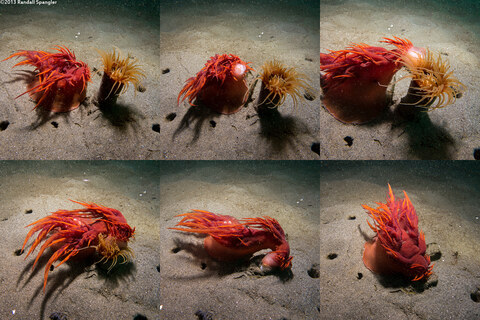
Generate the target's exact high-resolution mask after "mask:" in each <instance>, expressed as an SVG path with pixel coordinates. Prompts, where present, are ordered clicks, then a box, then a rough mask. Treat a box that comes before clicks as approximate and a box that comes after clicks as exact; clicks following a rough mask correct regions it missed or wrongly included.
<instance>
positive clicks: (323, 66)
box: [320, 37, 425, 124]
mask: <svg viewBox="0 0 480 320" xmlns="http://www.w3.org/2000/svg"><path fill="white" fill-rule="evenodd" d="M382 42H385V43H388V44H392V45H394V46H396V47H397V48H396V49H393V50H388V49H385V48H382V47H373V46H369V45H366V44H354V45H352V46H351V47H348V48H346V49H344V50H339V51H330V53H328V54H325V53H320V70H321V71H323V72H324V74H323V75H322V76H321V78H320V84H321V87H322V90H323V103H324V105H325V108H326V109H327V110H328V112H329V113H330V114H331V115H332V116H333V117H335V118H336V119H337V120H339V121H341V122H344V123H353V124H361V123H365V122H369V121H371V120H373V119H375V118H377V117H378V116H379V115H380V114H381V113H382V112H383V110H384V109H385V108H386V106H387V96H386V91H387V87H388V84H389V83H390V81H391V80H392V78H393V76H394V74H395V73H396V72H397V71H398V70H399V69H400V68H401V67H402V57H403V56H407V57H408V58H409V59H410V60H412V59H419V58H421V56H422V55H423V54H425V50H424V49H422V48H417V47H414V46H413V44H412V43H411V42H410V41H409V40H407V39H400V38H397V37H394V39H389V38H384V41H382Z"/></svg>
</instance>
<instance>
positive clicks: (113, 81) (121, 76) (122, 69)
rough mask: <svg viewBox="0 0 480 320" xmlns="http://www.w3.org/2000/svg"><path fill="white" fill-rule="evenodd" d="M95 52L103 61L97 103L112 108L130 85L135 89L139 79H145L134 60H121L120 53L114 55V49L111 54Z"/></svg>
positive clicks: (127, 58) (128, 58)
mask: <svg viewBox="0 0 480 320" xmlns="http://www.w3.org/2000/svg"><path fill="white" fill-rule="evenodd" d="M97 51H98V53H99V54H100V55H101V56H102V60H103V77H102V82H101V83H100V89H99V91H98V95H97V102H98V105H99V106H100V107H109V106H113V105H114V104H115V103H116V102H117V98H118V96H119V95H120V94H122V93H124V92H125V91H126V90H127V89H128V87H129V84H130V83H132V84H133V85H134V86H135V89H137V88H138V86H139V84H140V78H142V77H145V74H144V73H143V70H142V69H141V68H140V66H139V65H138V64H137V61H136V60H135V59H131V58H130V57H129V56H128V57H126V58H124V59H121V58H120V53H116V52H115V49H113V50H112V52H111V53H107V52H105V51H101V50H97Z"/></svg>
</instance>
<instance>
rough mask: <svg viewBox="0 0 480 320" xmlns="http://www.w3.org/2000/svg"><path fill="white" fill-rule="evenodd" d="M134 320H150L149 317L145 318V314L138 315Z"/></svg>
mask: <svg viewBox="0 0 480 320" xmlns="http://www.w3.org/2000/svg"><path fill="white" fill-rule="evenodd" d="M133 320H148V318H147V317H145V316H144V315H143V314H140V313H137V314H136V315H135V316H134V317H133Z"/></svg>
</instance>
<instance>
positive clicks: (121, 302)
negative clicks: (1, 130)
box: [0, 161, 160, 319]
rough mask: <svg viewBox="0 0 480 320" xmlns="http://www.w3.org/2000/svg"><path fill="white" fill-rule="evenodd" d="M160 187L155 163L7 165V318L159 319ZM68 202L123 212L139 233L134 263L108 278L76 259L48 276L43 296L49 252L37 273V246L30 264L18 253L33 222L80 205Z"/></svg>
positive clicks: (3, 271) (3, 301) (1, 200)
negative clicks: (138, 317) (92, 204)
mask: <svg viewBox="0 0 480 320" xmlns="http://www.w3.org/2000/svg"><path fill="white" fill-rule="evenodd" d="M158 188H159V170H158V163H152V162H115V161H114V162H110V161H109V162H78V161H69V162H50V161H39V162H29V161H26V162H0V234H1V236H0V239H1V241H0V246H1V247H0V249H1V250H0V254H1V259H0V282H1V288H2V290H1V292H0V318H2V319H50V315H51V314H52V313H54V312H57V313H59V314H62V313H63V314H65V316H66V319H134V317H135V316H136V315H143V316H145V317H147V318H148V319H159V316H158V314H159V311H158V310H159V301H160V287H159V280H160V273H159V269H158V268H159V250H158V243H159V241H160V239H159V225H158V212H159V206H158V204H159V197H158V193H159V191H158ZM68 199H74V200H78V201H84V202H95V203H97V204H101V205H104V206H107V207H111V208H115V209H117V210H119V211H121V212H122V213H123V215H124V216H125V218H126V219H127V222H128V223H129V225H130V226H131V227H135V228H136V229H135V239H134V240H133V241H129V243H128V245H129V247H130V248H131V249H132V250H133V251H134V254H135V258H134V260H133V261H132V262H131V263H128V264H124V265H119V266H117V267H115V268H114V269H113V270H112V271H110V273H109V274H107V273H106V272H105V271H102V270H101V269H99V268H97V267H95V265H93V264H92V262H95V261H90V263H89V262H88V260H83V259H76V258H72V259H71V260H70V261H71V262H70V263H69V262H67V263H65V264H63V265H61V266H60V267H58V269H55V270H53V271H52V272H50V273H49V277H48V282H47V287H46V292H45V293H43V292H42V287H43V274H44V267H45V264H46V262H47V258H48V257H49V256H50V253H49V252H48V250H47V251H46V252H45V253H44V255H43V256H42V257H44V258H41V259H40V260H39V265H38V266H37V267H36V268H35V270H34V271H33V272H32V271H31V269H32V268H31V267H32V264H33V261H34V258H35V256H36V254H37V253H38V249H37V250H36V251H35V252H34V253H33V255H30V256H29V257H28V258H27V259H26V260H25V256H26V253H24V254H23V255H21V256H17V255H16V254H15V251H16V250H17V249H20V248H21V247H22V244H23V241H24V239H25V236H26V235H27V233H28V229H27V228H25V226H26V225H28V224H30V223H32V222H34V221H36V220H38V219H40V218H43V217H45V216H47V215H48V214H49V213H51V212H53V211H57V210H58V209H78V208H79V207H80V205H78V204H74V203H71V202H70V201H68ZM27 210H32V213H30V214H27V213H26V211H27ZM55 265H56V264H55ZM59 319H60V318H59ZM61 319H64V318H61Z"/></svg>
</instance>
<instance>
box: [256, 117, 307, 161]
mask: <svg viewBox="0 0 480 320" xmlns="http://www.w3.org/2000/svg"><path fill="white" fill-rule="evenodd" d="M257 111H258V118H259V120H260V136H261V137H263V138H265V139H266V140H267V141H268V142H269V144H270V148H271V149H272V151H271V152H272V153H274V154H281V153H282V151H284V150H285V149H286V147H287V146H290V147H292V148H295V147H296V145H297V144H298V141H297V139H296V137H297V135H298V133H299V132H302V133H304V134H309V133H310V132H309V130H308V128H307V125H306V124H305V123H302V122H301V121H300V120H299V119H298V118H295V117H292V116H283V115H282V114H281V113H280V112H279V111H278V108H269V109H263V110H262V109H258V110H257Z"/></svg>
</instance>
